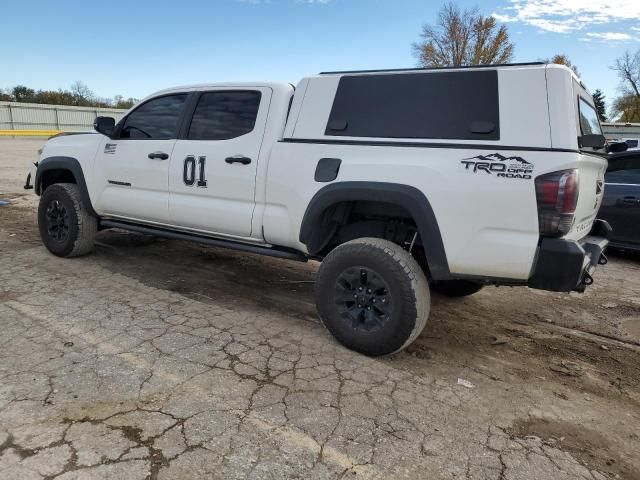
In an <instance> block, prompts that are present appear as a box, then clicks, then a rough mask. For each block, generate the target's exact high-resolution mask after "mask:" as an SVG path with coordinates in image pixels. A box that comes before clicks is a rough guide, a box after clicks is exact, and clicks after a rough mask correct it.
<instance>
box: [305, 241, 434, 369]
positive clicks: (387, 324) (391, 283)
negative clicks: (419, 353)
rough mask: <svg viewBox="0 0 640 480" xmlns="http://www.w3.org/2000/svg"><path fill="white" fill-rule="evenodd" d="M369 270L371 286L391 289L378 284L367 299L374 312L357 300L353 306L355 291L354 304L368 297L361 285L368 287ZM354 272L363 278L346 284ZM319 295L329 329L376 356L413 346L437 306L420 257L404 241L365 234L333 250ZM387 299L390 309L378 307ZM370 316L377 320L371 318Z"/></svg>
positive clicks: (322, 268) (317, 290)
mask: <svg viewBox="0 0 640 480" xmlns="http://www.w3.org/2000/svg"><path fill="white" fill-rule="evenodd" d="M363 271H364V272H368V273H367V275H368V276H365V280H366V282H367V284H374V283H375V282H377V284H378V285H384V287H385V288H378V289H377V290H376V289H375V287H372V289H373V290H376V291H374V292H372V293H371V294H370V295H369V299H368V300H366V299H363V301H362V305H363V307H364V308H366V306H365V305H369V306H372V308H373V314H372V313H370V310H371V309H367V310H366V311H362V309H360V306H359V305H357V304H356V303H353V305H352V307H353V308H351V307H349V305H350V303H349V302H350V300H349V299H350V298H351V296H352V295H351V294H353V298H354V300H353V302H359V301H360V300H358V299H359V298H364V297H358V295H359V293H360V292H359V291H358V289H359V288H360V286H361V285H364V284H363V283H362V272H363ZM349 272H351V273H349ZM353 272H355V273H356V274H359V280H356V281H354V282H346V283H345V282H344V276H345V275H347V274H349V275H352V274H353ZM345 285H346V287H345ZM366 291H367V289H366V288H365V290H364V293H366ZM370 291H371V290H370ZM385 292H387V293H385ZM315 298H316V307H317V309H318V314H319V315H320V318H321V320H322V322H323V323H324V325H325V327H326V328H327V329H328V330H329V332H331V334H332V335H333V336H334V337H335V338H336V339H337V340H338V341H339V342H340V343H342V344H343V345H344V346H346V347H348V348H350V349H352V350H355V351H357V352H360V353H363V354H365V355H369V356H372V357H376V356H380V355H388V354H391V353H395V352H398V351H400V350H402V349H403V348H405V347H407V346H408V345H409V344H411V343H412V342H413V341H414V340H415V339H416V338H417V337H418V335H419V334H420V332H421V331H422V329H423V328H424V326H425V325H426V323H427V319H428V318H429V310H430V307H431V297H430V294H429V283H428V282H427V279H426V277H425V275H424V273H423V271H422V269H421V268H420V266H419V265H418V263H417V262H416V261H415V259H414V258H413V257H412V256H411V255H410V254H409V253H408V252H407V251H406V250H404V249H403V248H402V247H400V246H399V245H396V244H395V243H392V242H390V241H388V240H382V239H379V238H359V239H356V240H352V241H350V242H346V243H344V244H342V245H340V246H338V247H336V248H335V249H334V250H332V251H331V252H330V253H329V254H328V255H327V256H326V257H325V258H324V260H323V261H322V264H321V265H320V268H319V270H318V275H317V279H316V283H315ZM343 298H344V299H346V300H344V301H343V300H342V299H343ZM376 299H378V302H379V303H378V304H375V301H376ZM381 299H385V300H387V303H386V305H385V307H386V309H383V310H378V309H379V308H381V303H380V302H382V301H383V300H381ZM367 302H368V303H367ZM371 302H374V303H373V304H372V303H371ZM356 307H357V308H356ZM354 312H360V313H358V314H355V313H354ZM358 315H361V316H358ZM370 315H374V317H375V318H374V319H372V320H370V317H369V316H370ZM353 316H356V318H353ZM371 325H374V326H371ZM369 328H370V329H369Z"/></svg>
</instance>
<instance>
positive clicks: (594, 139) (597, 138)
mask: <svg viewBox="0 0 640 480" xmlns="http://www.w3.org/2000/svg"><path fill="white" fill-rule="evenodd" d="M606 144H607V139H606V138H604V135H582V136H581V137H578V145H580V148H597V149H600V148H604V146H605V145H606Z"/></svg>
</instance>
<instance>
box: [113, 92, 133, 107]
mask: <svg viewBox="0 0 640 480" xmlns="http://www.w3.org/2000/svg"><path fill="white" fill-rule="evenodd" d="M136 103H138V99H137V98H133V97H129V98H127V99H125V98H124V97H123V96H122V95H116V96H115V97H113V106H114V108H123V109H127V110H128V109H130V108H131V107H133V106H134V105H135V104H136Z"/></svg>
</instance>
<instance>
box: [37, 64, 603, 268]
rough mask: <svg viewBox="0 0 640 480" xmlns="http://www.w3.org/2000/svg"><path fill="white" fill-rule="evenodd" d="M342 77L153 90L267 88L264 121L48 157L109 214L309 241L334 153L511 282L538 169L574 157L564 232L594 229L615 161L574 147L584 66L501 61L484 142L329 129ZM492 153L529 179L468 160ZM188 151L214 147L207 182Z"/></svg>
mask: <svg viewBox="0 0 640 480" xmlns="http://www.w3.org/2000/svg"><path fill="white" fill-rule="evenodd" d="M491 69H492V68H491V67H487V69H486V70H491ZM478 70H482V69H478ZM450 71H457V70H455V69H454V70H450ZM461 71H462V69H461ZM396 73H397V72H396ZM407 73H411V72H409V71H407ZM414 73H415V72H414ZM425 74H427V75H438V74H439V71H432V72H426V73H425ZM344 75H366V73H362V74H358V73H354V74H344ZM344 75H342V74H330V75H319V76H314V77H308V78H305V79H303V80H302V81H301V82H300V84H299V85H298V87H297V90H296V91H295V95H294V89H293V87H291V86H290V85H287V84H274V83H248V84H247V83H245V84H241V83H237V84H236V83H230V84H211V85H197V86H189V87H179V88H173V89H168V90H163V91H161V92H158V93H156V94H154V95H152V96H150V97H148V99H152V98H155V97H158V96H161V95H168V94H172V93H179V92H201V91H202V92H204V91H207V92H209V91H226V90H258V91H260V92H262V101H261V102H262V103H261V105H260V110H259V113H258V115H257V118H256V123H255V129H254V130H253V131H252V132H251V133H249V134H246V135H244V136H241V137H238V138H234V139H231V140H225V141H200V140H188V139H177V140H176V139H168V140H142V141H140V140H138V141H130V140H126V139H124V140H123V139H115V140H114V139H110V138H108V137H106V136H103V135H97V134H93V135H73V136H61V137H57V138H55V139H53V140H51V141H50V142H48V143H47V145H46V146H45V148H44V152H43V154H42V156H41V158H42V159H44V158H47V157H51V156H56V155H64V156H72V157H74V158H77V159H78V160H79V162H80V164H81V166H82V169H83V171H84V172H85V177H86V180H87V186H88V190H89V196H90V199H91V202H92V204H93V207H94V208H95V211H96V212H97V214H98V215H100V216H104V217H109V218H120V219H126V220H130V221H136V222H139V223H148V224H154V225H163V226H167V227H171V228H175V229H178V230H187V231H194V232H200V233H206V234H209V235H213V236H220V237H229V238H235V239H240V240H242V241H245V242H248V243H264V244H266V245H277V246H280V247H287V248H292V249H296V250H299V251H301V252H307V251H308V250H307V246H306V245H305V244H304V243H302V242H301V240H300V229H301V225H302V222H303V218H304V215H305V212H306V210H307V207H308V205H309V203H310V201H311V199H312V198H313V196H314V195H315V194H316V193H317V192H318V191H320V190H321V189H322V188H323V187H325V186H326V185H327V183H323V182H318V181H315V180H314V171H315V169H316V165H317V163H318V160H319V159H321V158H337V159H340V160H341V162H342V163H341V166H340V170H339V175H338V177H337V178H336V179H335V182H348V181H358V182H389V183H395V184H399V185H408V186H412V187H415V188H416V189H418V190H419V191H421V192H423V193H424V195H425V196H426V197H427V198H428V200H429V202H430V204H431V207H432V209H433V211H434V213H435V217H436V219H437V223H438V227H439V229H440V233H441V236H442V243H443V245H444V248H445V252H446V259H447V262H448V267H449V270H450V272H451V273H452V274H455V275H463V276H465V275H469V276H477V277H487V278H502V279H512V280H516V281H526V280H527V279H528V278H529V277H530V276H531V274H532V268H533V266H534V263H535V258H536V254H537V246H538V243H539V240H540V232H539V227H538V212H537V204H536V191H535V185H534V180H533V178H535V177H536V176H538V175H542V174H545V173H548V172H553V171H558V170H565V169H578V170H579V175H580V195H579V200H578V208H577V213H576V221H575V225H574V227H573V228H572V230H571V232H570V233H569V234H568V235H567V238H570V239H580V238H582V237H584V236H585V235H587V234H588V233H589V230H590V228H591V225H592V224H593V221H594V220H595V214H596V212H597V209H598V208H599V205H600V201H601V197H598V196H597V195H596V193H595V189H596V184H597V182H598V181H599V180H600V179H601V178H602V177H603V174H604V169H605V167H606V160H605V159H603V158H601V157H597V156H594V155H584V154H581V153H579V152H578V145H577V137H578V135H579V122H578V118H577V114H576V92H574V86H573V83H575V77H574V75H573V74H572V73H571V72H570V71H569V70H568V69H566V68H563V67H556V66H540V65H538V66H514V67H501V68H499V69H498V82H499V112H500V113H499V115H500V138H499V140H486V141H481V142H480V141H477V140H447V139H427V140H422V139H409V140H407V139H400V138H381V137H375V138H374V137H372V138H361V137H349V136H340V137H336V136H331V135H327V134H326V131H325V129H326V127H327V119H328V118H329V116H330V114H331V110H332V105H333V101H334V98H335V96H336V91H337V89H338V85H339V83H340V79H341V78H342V77H343V76H344ZM292 96H293V101H291V97H292ZM145 100H147V99H145ZM135 108H136V107H134V109H133V110H135ZM433 115H436V116H437V115H439V112H433ZM125 118H126V117H125ZM283 140H284V141H283ZM409 141H410V142H411V144H408V142H409ZM349 142H353V143H351V144H350V143H349ZM376 142H379V144H376ZM395 143H398V146H395V145H394V144H395ZM479 144H481V145H479ZM113 145H115V147H114V146H113ZM113 149H115V150H116V152H117V153H116V154H115V155H114V154H113V153H111V151H112V150H113ZM154 151H162V152H166V153H167V154H168V155H169V158H168V159H167V160H163V161H159V160H154V159H149V158H147V154H148V153H150V152H154ZM105 152H107V153H105ZM494 154H501V155H503V156H504V157H509V159H511V158H514V157H519V158H521V159H524V162H523V163H524V164H528V165H529V166H527V167H526V168H530V169H531V170H530V171H528V174H529V179H515V180H510V179H509V180H507V179H504V178H497V177H496V175H491V174H484V173H489V172H484V173H483V172H480V174H478V172H474V171H472V170H470V169H469V165H466V167H465V164H464V163H463V162H464V161H469V159H478V158H480V157H483V156H487V155H489V156H491V155H494ZM190 155H191V156H194V158H195V159H196V160H197V159H198V158H199V157H200V156H205V157H206V159H207V160H206V165H207V167H206V169H207V170H206V181H207V182H208V186H207V188H193V186H185V184H184V183H183V168H185V167H184V160H185V157H187V156H190ZM232 156H246V157H248V158H251V159H252V162H251V164H249V165H237V164H233V165H229V164H227V163H225V158H227V157H232ZM474 161H475V160H474ZM516 166H517V165H516ZM114 181H115V182H116V183H113V182H114ZM118 182H122V184H119V183H118ZM127 184H129V185H127ZM380 201H382V202H384V198H380ZM427 248H428V247H427Z"/></svg>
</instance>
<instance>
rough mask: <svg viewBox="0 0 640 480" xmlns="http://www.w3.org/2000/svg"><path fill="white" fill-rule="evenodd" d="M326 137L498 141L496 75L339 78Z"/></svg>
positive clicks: (487, 72)
mask: <svg viewBox="0 0 640 480" xmlns="http://www.w3.org/2000/svg"><path fill="white" fill-rule="evenodd" d="M325 135H331V136H347V137H373V138H411V139H452V140H499V139H500V113H499V101H498V73H497V72H496V71H495V70H479V71H464V72H430V73H425V72H420V73H402V74H376V75H346V76H343V77H342V78H341V79H340V83H339V85H338V90H337V92H336V97H335V100H334V103H333V107H332V109H331V115H330V117H329V122H328V124H327V128H326V132H325Z"/></svg>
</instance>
